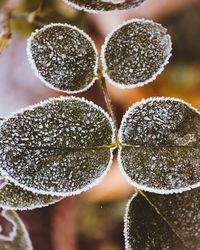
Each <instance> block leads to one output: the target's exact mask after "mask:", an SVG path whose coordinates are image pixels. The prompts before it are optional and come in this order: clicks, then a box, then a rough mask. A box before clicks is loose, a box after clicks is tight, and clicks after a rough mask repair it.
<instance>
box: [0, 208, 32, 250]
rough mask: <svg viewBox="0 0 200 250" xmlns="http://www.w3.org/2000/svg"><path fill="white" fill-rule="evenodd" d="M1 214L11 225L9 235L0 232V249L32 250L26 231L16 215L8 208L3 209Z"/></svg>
mask: <svg viewBox="0 0 200 250" xmlns="http://www.w3.org/2000/svg"><path fill="white" fill-rule="evenodd" d="M2 216H3V217H4V218H5V219H6V220H7V221H9V222H10V223H11V224H12V225H13V229H12V232H11V233H10V235H9V236H4V235H2V234H0V249H1V250H11V249H14V250H32V249H33V248H32V244H31V242H30V239H29V235H28V232H27V231H26V228H25V226H24V224H23V222H22V221H21V220H20V218H19V217H18V215H17V214H16V213H15V212H13V211H10V210H4V211H3V212H2Z"/></svg>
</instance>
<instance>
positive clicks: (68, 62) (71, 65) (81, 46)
mask: <svg viewBox="0 0 200 250" xmlns="http://www.w3.org/2000/svg"><path fill="white" fill-rule="evenodd" d="M27 53H28V58H29V61H30V64H31V66H32V68H33V69H34V71H35V74H36V75H37V76H38V77H39V78H40V79H41V81H43V82H44V83H45V84H47V86H49V87H51V88H54V89H57V90H61V91H63V92H67V93H78V92H82V91H84V90H86V89H88V88H89V87H90V86H91V85H92V84H93V83H94V81H95V79H96V75H97V67H98V59H97V50H96V47H95V45H94V42H93V41H92V40H91V38H90V37H89V36H88V35H87V34H86V33H84V32H83V31H82V30H80V29H78V28H77V27H74V26H71V25H68V24H50V25H46V26H44V27H43V28H42V29H40V30H36V31H35V32H34V33H33V34H32V36H31V37H30V38H29V40H28V44H27Z"/></svg>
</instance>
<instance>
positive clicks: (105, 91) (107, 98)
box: [101, 75, 118, 142]
mask: <svg viewBox="0 0 200 250" xmlns="http://www.w3.org/2000/svg"><path fill="white" fill-rule="evenodd" d="M101 87H102V91H103V96H104V99H105V102H106V106H107V109H108V112H109V114H110V116H111V118H112V121H113V124H114V128H115V140H116V142H118V124H117V118H116V116H115V112H114V109H113V105H112V101H111V99H110V96H109V93H108V89H107V86H106V80H105V78H104V77H103V76H102V75H101Z"/></svg>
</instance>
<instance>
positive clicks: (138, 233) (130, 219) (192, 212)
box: [124, 188, 200, 250]
mask: <svg viewBox="0 0 200 250" xmlns="http://www.w3.org/2000/svg"><path fill="white" fill-rule="evenodd" d="M199 198H200V193H199V188H197V189H193V190H190V191H187V192H183V193H181V194H171V195H160V194H153V193H145V194H144V195H142V194H135V195H134V196H133V198H132V199H131V200H130V201H129V202H128V205H127V209H126V214H125V229H124V234H125V242H126V250H135V249H176V250H183V249H184V250H186V249H191V250H196V249H199V247H200V230H199V228H200V224H199V223H200V212H199V206H200V199H199Z"/></svg>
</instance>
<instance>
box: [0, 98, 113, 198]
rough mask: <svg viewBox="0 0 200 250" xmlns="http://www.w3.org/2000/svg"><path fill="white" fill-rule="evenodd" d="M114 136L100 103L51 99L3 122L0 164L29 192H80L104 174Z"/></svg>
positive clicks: (5, 173) (55, 193)
mask: <svg viewBox="0 0 200 250" xmlns="http://www.w3.org/2000/svg"><path fill="white" fill-rule="evenodd" d="M113 141H114V133H113V125H112V122H111V119H110V118H109V117H108V115H107V114H106V113H105V112H104V111H103V110H102V109H101V108H100V107H98V106H96V105H95V104H94V103H92V102H89V101H86V100H85V99H80V98H75V97H61V98H53V99H49V100H47V101H44V102H42V103H40V104H37V105H35V106H31V107H29V108H27V109H25V110H22V111H21V112H18V113H16V114H15V115H13V116H11V117H10V118H8V119H6V120H5V121H4V122H3V124H2V125H1V128H0V166H1V167H2V170H3V174H4V175H6V177H7V178H8V179H9V180H10V181H11V182H13V183H14V184H16V185H17V186H21V187H22V188H23V187H24V188H25V189H27V190H29V191H34V192H37V193H40V194H51V195H62V196H67V195H73V194H79V193H80V192H82V191H86V190H88V189H89V188H91V187H93V186H95V185H97V184H98V183H99V182H100V181H101V180H102V178H103V177H104V176H105V174H106V173H107V171H108V169H109V167H110V165H111V161H112V149H111V148H110V144H112V143H113Z"/></svg>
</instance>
